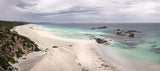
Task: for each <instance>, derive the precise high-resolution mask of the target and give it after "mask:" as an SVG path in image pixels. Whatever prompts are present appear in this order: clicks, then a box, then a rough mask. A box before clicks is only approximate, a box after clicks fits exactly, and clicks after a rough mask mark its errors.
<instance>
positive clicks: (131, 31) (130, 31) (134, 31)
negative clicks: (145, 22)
mask: <svg viewBox="0 0 160 71" xmlns="http://www.w3.org/2000/svg"><path fill="white" fill-rule="evenodd" d="M125 33H141V32H140V31H136V30H128V31H126V32H125Z"/></svg>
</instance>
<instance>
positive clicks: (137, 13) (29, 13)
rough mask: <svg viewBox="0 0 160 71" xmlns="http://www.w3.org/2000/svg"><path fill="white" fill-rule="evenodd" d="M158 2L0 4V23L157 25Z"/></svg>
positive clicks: (2, 0) (34, 0)
mask: <svg viewBox="0 0 160 71" xmlns="http://www.w3.org/2000/svg"><path fill="white" fill-rule="evenodd" d="M159 2H160V0H107V1H106V0H101V1H100V0H80V1H75V0H16V1H10V0H0V13H1V14H0V19H2V20H20V21H49V22H160V20H158V19H160V4H159Z"/></svg>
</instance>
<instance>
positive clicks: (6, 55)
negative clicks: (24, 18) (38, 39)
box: [0, 21, 40, 71]
mask: <svg viewBox="0 0 160 71" xmlns="http://www.w3.org/2000/svg"><path fill="white" fill-rule="evenodd" d="M23 24H25V23H23V22H6V21H0V71H13V67H12V64H13V63H15V62H16V61H15V58H19V57H21V56H22V55H23V54H27V53H30V52H32V51H39V50H40V49H39V48H38V46H37V45H36V44H35V43H34V42H33V41H31V40H30V39H29V38H27V37H25V36H22V35H19V34H18V33H17V32H16V31H14V30H13V31H10V30H11V29H13V28H14V27H15V26H18V25H23Z"/></svg>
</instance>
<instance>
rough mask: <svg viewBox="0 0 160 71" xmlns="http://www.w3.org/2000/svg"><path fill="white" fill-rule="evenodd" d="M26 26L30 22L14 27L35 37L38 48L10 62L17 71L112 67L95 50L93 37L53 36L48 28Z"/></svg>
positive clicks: (108, 70) (110, 70)
mask: <svg viewBox="0 0 160 71" xmlns="http://www.w3.org/2000/svg"><path fill="white" fill-rule="evenodd" d="M29 26H34V24H28V25H23V26H18V27H16V28H15V30H16V31H17V32H18V33H19V34H21V35H24V36H26V37H29V38H30V39H32V40H33V41H35V42H36V44H38V46H39V48H40V49H42V51H40V52H34V53H30V54H28V55H27V56H24V57H26V59H22V58H20V59H18V61H19V63H17V64H15V65H14V66H16V67H17V68H19V71H116V70H115V68H114V67H113V66H111V64H110V63H109V62H107V61H105V60H104V59H103V58H102V57H101V56H100V55H99V54H98V53H97V51H96V50H95V48H94V47H95V46H97V43H96V42H95V41H94V40H82V39H70V38H62V37H57V36H54V35H53V34H50V33H49V32H45V31H38V30H31V29H29V28H28V27H29ZM69 45H72V46H71V47H70V46H69ZM52 46H58V48H52Z"/></svg>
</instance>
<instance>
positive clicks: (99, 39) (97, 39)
mask: <svg viewBox="0 0 160 71" xmlns="http://www.w3.org/2000/svg"><path fill="white" fill-rule="evenodd" d="M94 39H95V40H96V42H97V43H99V44H103V43H107V42H108V41H107V40H104V39H101V38H94Z"/></svg>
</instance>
